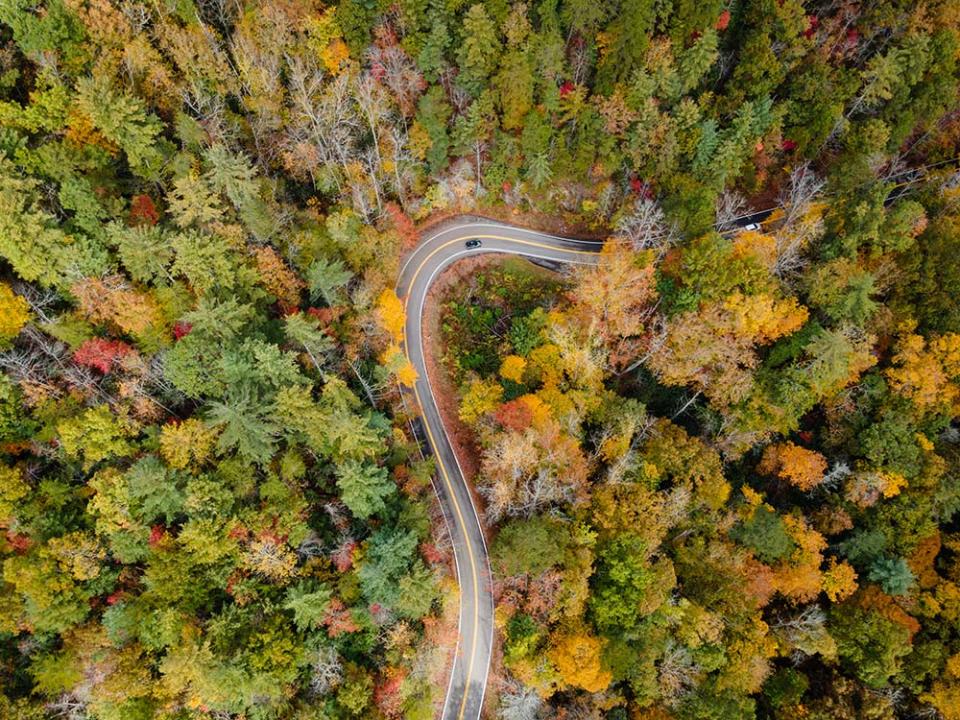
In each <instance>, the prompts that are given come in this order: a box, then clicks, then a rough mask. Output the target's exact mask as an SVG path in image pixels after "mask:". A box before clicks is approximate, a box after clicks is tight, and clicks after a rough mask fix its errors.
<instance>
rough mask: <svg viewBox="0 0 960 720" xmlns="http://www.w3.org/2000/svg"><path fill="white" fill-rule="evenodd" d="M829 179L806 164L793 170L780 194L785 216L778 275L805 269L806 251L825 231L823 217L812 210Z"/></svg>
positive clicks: (778, 236)
mask: <svg viewBox="0 0 960 720" xmlns="http://www.w3.org/2000/svg"><path fill="white" fill-rule="evenodd" d="M825 184H826V183H825V182H824V181H823V180H822V179H821V178H819V177H817V175H816V174H815V173H814V172H813V171H812V170H811V169H810V165H809V163H805V164H803V165H801V166H800V167H798V168H797V169H796V170H794V171H793V172H792V173H790V178H789V180H788V181H787V183H786V184H785V185H784V188H783V190H782V191H781V193H780V198H779V204H780V207H781V208H782V209H783V212H784V218H783V222H782V223H781V225H780V228H779V229H778V230H777V232H776V234H775V238H776V242H777V262H776V265H775V266H774V274H776V275H777V276H778V277H786V276H788V275H791V274H794V273H796V272H798V271H799V270H800V269H802V268H803V266H804V265H805V260H804V257H803V252H804V251H805V250H806V248H807V247H808V246H809V245H810V244H811V243H812V242H813V241H814V240H815V239H816V238H818V237H819V236H820V235H821V234H823V220H822V219H821V218H820V215H819V213H811V212H810V210H811V205H812V204H813V202H814V201H815V200H816V199H817V198H818V197H819V196H820V194H821V193H822V191H823V188H824V186H825Z"/></svg>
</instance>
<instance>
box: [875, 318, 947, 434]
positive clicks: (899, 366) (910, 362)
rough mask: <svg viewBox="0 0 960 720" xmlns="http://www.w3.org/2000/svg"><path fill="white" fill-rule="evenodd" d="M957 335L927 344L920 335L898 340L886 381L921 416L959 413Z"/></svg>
mask: <svg viewBox="0 0 960 720" xmlns="http://www.w3.org/2000/svg"><path fill="white" fill-rule="evenodd" d="M958 375H960V335H958V334H956V333H946V334H945V335H940V336H938V337H936V338H933V339H931V340H930V341H926V340H924V338H923V337H922V336H920V335H915V334H907V335H905V336H903V337H902V338H900V341H899V343H898V344H897V353H896V355H894V358H893V367H890V368H888V369H887V370H886V376H887V381H888V382H889V383H890V387H891V389H893V391H894V392H896V393H897V394H898V395H901V396H903V397H905V398H907V399H908V400H910V401H911V402H912V403H913V404H914V406H915V407H916V408H917V410H918V412H919V413H920V414H921V415H922V414H925V413H928V412H949V413H951V414H953V415H956V414H957V413H960V386H958V385H957V383H955V382H953V381H952V380H953V378H955V377H957V376H958Z"/></svg>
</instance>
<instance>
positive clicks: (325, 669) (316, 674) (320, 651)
mask: <svg viewBox="0 0 960 720" xmlns="http://www.w3.org/2000/svg"><path fill="white" fill-rule="evenodd" d="M342 679H343V664H342V663H341V662H340V655H339V654H338V653H337V649H336V648H335V647H333V646H332V645H322V646H321V647H319V648H317V649H316V650H315V651H314V654H313V660H312V662H311V663H310V691H311V692H312V693H313V694H314V695H326V694H327V693H328V692H330V690H332V689H333V688H334V687H336V686H337V685H339V684H340V681H341V680H342Z"/></svg>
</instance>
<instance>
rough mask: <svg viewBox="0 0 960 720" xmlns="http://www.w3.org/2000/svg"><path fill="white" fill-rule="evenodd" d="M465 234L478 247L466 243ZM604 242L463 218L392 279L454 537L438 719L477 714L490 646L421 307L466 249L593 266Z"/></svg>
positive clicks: (460, 477)
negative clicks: (449, 633)
mask: <svg viewBox="0 0 960 720" xmlns="http://www.w3.org/2000/svg"><path fill="white" fill-rule="evenodd" d="M468 240H479V241H480V242H481V244H480V246H479V247H475V248H468V247H466V245H465V243H466V242H467V241H468ZM601 247H602V243H600V242H597V241H587V240H570V239H566V238H560V237H555V236H553V235H548V234H546V233H541V232H536V231H534V230H525V229H523V228H519V227H514V226H511V225H507V224H505V223H498V222H494V221H491V220H484V219H479V218H471V217H468V216H463V217H460V218H457V219H456V220H454V221H449V222H447V223H445V224H444V225H443V226H442V227H440V228H438V229H436V230H434V231H431V232H429V233H427V234H425V235H424V237H423V238H422V239H421V241H420V243H419V244H418V245H417V247H416V249H415V250H414V251H413V253H412V254H411V255H410V257H408V258H407V261H406V263H405V264H404V266H403V268H402V269H401V271H400V278H399V280H398V281H397V295H398V296H399V297H400V298H401V299H402V300H403V302H404V307H405V309H406V328H405V339H404V343H405V348H404V350H405V351H406V353H407V356H408V357H409V358H410V361H411V362H412V363H413V366H414V368H415V369H416V371H417V376H418V377H417V380H416V382H415V383H414V386H413V389H412V390H411V391H410V392H409V394H408V397H409V396H412V398H413V399H414V400H415V401H416V404H417V407H418V408H419V411H420V418H421V422H422V427H423V434H424V435H425V438H423V439H426V440H427V442H428V443H429V445H430V449H431V450H432V452H433V456H434V458H435V460H436V464H437V474H436V477H435V478H434V489H435V490H436V493H437V497H438V498H439V500H440V505H441V507H442V508H443V513H444V517H445V519H446V523H447V527H448V528H449V531H450V536H451V540H452V543H453V550H454V558H455V560H456V565H457V578H458V581H459V585H460V620H459V636H458V639H457V650H456V656H455V658H454V664H453V669H452V670H451V673H450V684H449V686H448V687H447V694H446V699H445V700H444V704H443V713H442V716H441V720H478V718H479V717H480V713H481V710H482V708H483V698H484V694H485V692H486V685H487V673H488V672H489V669H490V654H491V650H492V647H493V592H492V587H491V577H490V561H489V558H488V556H487V546H486V540H485V539H484V533H483V527H482V525H481V523H480V516H479V513H478V512H477V508H476V506H475V505H474V502H473V496H472V494H471V492H470V488H469V487H468V486H467V482H466V479H465V478H464V474H463V471H462V470H461V468H460V463H459V461H458V460H457V456H456V453H454V451H453V447H452V446H451V444H450V440H449V438H448V437H447V432H446V430H445V429H444V427H443V422H442V419H441V416H440V412H439V410H438V409H437V403H436V400H435V398H434V395H433V388H432V387H431V385H430V377H429V374H428V372H427V362H426V357H425V355H424V349H423V326H422V321H423V306H424V302H425V301H426V297H427V293H428V292H429V290H430V285H431V284H432V283H433V281H434V280H435V279H436V278H437V276H438V275H439V274H440V273H441V272H442V271H443V270H444V269H445V268H447V267H449V266H450V265H451V264H453V263H454V262H456V261H457V260H460V259H462V258H465V257H469V256H471V255H480V254H483V253H501V254H508V255H521V256H523V257H527V258H531V259H538V260H545V261H551V262H554V263H565V264H567V263H573V264H582V265H587V264H595V263H596V257H597V253H598V252H599V250H600V248H601Z"/></svg>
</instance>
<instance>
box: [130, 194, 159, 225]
mask: <svg viewBox="0 0 960 720" xmlns="http://www.w3.org/2000/svg"><path fill="white" fill-rule="evenodd" d="M159 219H160V213H159V212H158V211H157V206H156V205H154V204H153V200H151V199H150V196H149V195H134V196H133V200H131V201H130V224H131V225H156V224H157V220H159Z"/></svg>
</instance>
